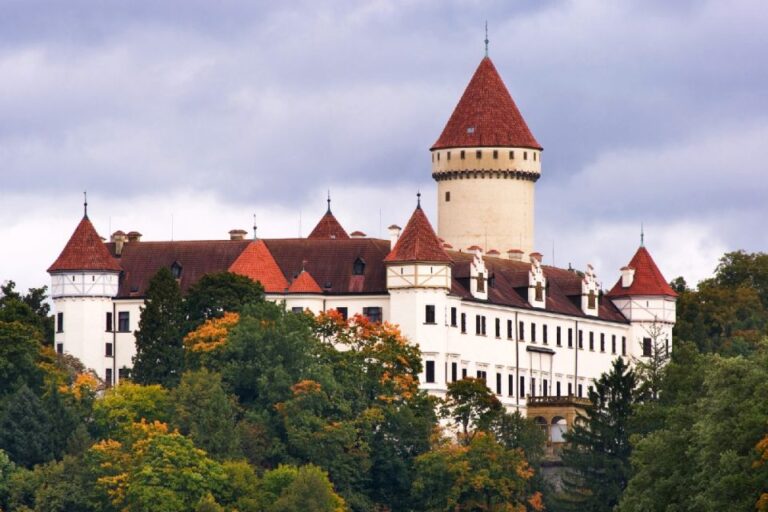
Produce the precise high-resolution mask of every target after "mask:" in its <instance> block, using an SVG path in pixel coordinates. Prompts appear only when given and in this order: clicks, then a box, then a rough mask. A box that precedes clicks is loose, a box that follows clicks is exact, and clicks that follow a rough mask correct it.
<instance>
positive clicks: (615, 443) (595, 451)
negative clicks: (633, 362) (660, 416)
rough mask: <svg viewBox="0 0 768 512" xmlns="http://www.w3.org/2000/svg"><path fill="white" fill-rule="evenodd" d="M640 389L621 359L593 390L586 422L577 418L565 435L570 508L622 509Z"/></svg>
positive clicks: (566, 497)
mask: <svg viewBox="0 0 768 512" xmlns="http://www.w3.org/2000/svg"><path fill="white" fill-rule="evenodd" d="M636 385H637V379H636V377H635V373H634V372H633V371H632V370H631V369H630V368H629V366H628V365H627V364H626V363H625V362H624V360H623V359H622V358H620V357H619V358H617V359H615V360H614V361H613V364H612V367H611V370H610V372H608V373H607V374H603V375H602V376H601V377H600V379H598V380H597V381H596V382H595V386H594V388H593V389H590V391H589V395H588V397H589V401H590V405H589V406H588V407H587V410H586V413H587V414H586V416H584V415H579V417H578V418H579V419H578V420H577V421H576V422H575V424H574V426H573V429H572V430H571V431H570V432H568V433H566V434H565V439H566V441H567V443H568V444H567V445H566V448H565V449H564V450H563V455H562V458H563V463H564V465H565V467H566V473H565V476H564V478H563V484H564V493H563V496H562V497H561V500H562V502H563V505H564V506H565V507H566V508H567V507H574V508H575V509H577V510H580V511H581V510H583V511H593V512H601V511H610V510H613V508H614V507H615V506H616V505H617V504H618V502H619V498H620V497H621V493H622V492H623V490H624V488H625V487H626V486H627V481H628V480H629V476H630V469H631V468H630V462H629V457H630V454H631V451H632V450H631V445H630V442H629V435H630V429H629V422H630V417H631V415H632V411H633V406H634V401H635V400H634V393H635V387H636Z"/></svg>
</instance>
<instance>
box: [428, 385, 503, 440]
mask: <svg viewBox="0 0 768 512" xmlns="http://www.w3.org/2000/svg"><path fill="white" fill-rule="evenodd" d="M502 411H503V408H502V406H501V402H500V401H499V399H498V398H496V395H494V394H493V392H492V391H491V390H490V389H488V386H487V385H486V383H485V381H484V380H483V379H475V378H473V377H466V378H464V379H461V380H457V381H455V382H451V383H449V384H448V392H447V393H446V395H445V403H444V404H443V406H442V410H441V414H442V416H443V417H445V418H449V419H451V420H452V421H453V422H454V423H455V424H456V425H458V426H459V427H461V439H462V442H464V443H467V444H469V443H470V442H471V441H472V437H473V436H474V432H476V431H479V430H482V431H487V430H488V429H489V428H490V425H491V422H492V421H493V420H494V418H496V417H497V416H498V415H499V414H501V413H502Z"/></svg>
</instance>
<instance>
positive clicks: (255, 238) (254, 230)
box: [253, 213, 258, 240]
mask: <svg viewBox="0 0 768 512" xmlns="http://www.w3.org/2000/svg"><path fill="white" fill-rule="evenodd" d="M253 239H254V240H258V237H257V236H256V214H255V213H254V214H253Z"/></svg>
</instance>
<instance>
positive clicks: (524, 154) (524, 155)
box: [523, 151, 528, 160]
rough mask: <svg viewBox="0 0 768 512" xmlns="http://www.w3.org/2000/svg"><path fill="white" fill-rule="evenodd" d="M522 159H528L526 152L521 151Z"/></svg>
mask: <svg viewBox="0 0 768 512" xmlns="http://www.w3.org/2000/svg"><path fill="white" fill-rule="evenodd" d="M523 160H528V152H527V151H523Z"/></svg>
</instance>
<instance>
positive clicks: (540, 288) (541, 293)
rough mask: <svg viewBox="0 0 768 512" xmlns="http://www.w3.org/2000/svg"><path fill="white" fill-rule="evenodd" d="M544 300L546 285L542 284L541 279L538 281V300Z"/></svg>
mask: <svg viewBox="0 0 768 512" xmlns="http://www.w3.org/2000/svg"><path fill="white" fill-rule="evenodd" d="M543 300H544V287H543V286H541V281H537V282H536V302H541V301H543Z"/></svg>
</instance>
